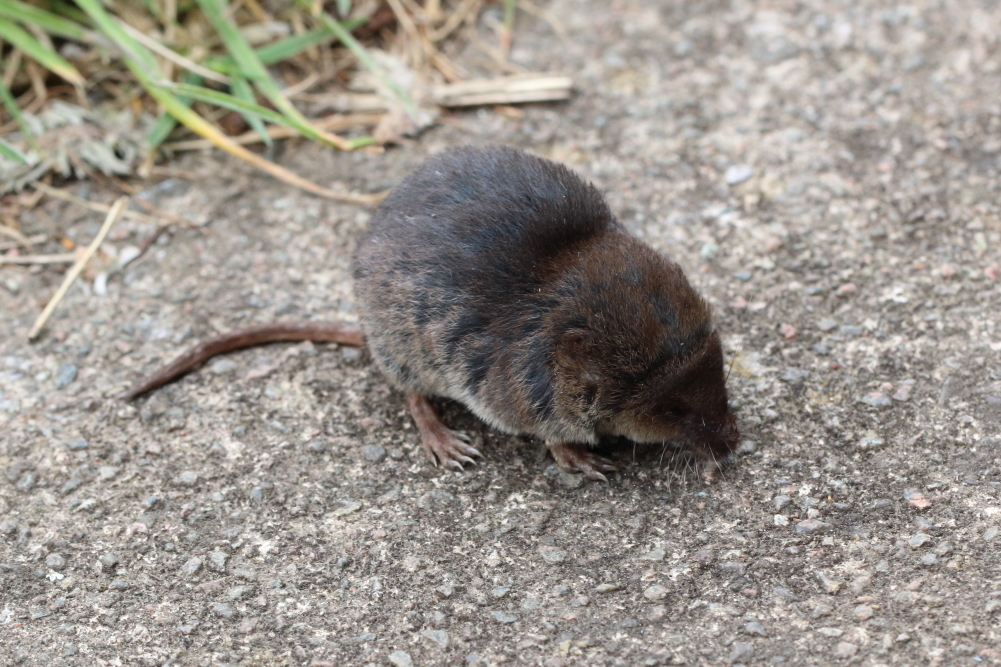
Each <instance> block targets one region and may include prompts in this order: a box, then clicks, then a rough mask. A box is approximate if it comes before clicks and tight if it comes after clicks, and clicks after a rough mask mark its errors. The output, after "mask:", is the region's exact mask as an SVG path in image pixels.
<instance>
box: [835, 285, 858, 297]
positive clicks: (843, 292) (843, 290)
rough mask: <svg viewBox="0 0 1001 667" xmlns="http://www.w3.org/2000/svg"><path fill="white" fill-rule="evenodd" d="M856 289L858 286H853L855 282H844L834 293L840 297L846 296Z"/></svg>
mask: <svg viewBox="0 0 1001 667" xmlns="http://www.w3.org/2000/svg"><path fill="white" fill-rule="evenodd" d="M857 291H858V288H857V287H855V283H845V284H844V285H841V286H840V287H838V289H837V290H836V291H835V292H834V293H835V294H837V295H838V296H840V297H846V296H848V295H850V294H854V293H855V292H857Z"/></svg>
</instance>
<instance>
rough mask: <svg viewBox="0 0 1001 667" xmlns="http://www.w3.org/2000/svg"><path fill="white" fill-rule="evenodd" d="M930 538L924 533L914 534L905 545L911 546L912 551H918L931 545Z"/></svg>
mask: <svg viewBox="0 0 1001 667" xmlns="http://www.w3.org/2000/svg"><path fill="white" fill-rule="evenodd" d="M931 543H932V542H931V538H930V537H929V536H927V535H925V534H924V533H915V534H914V535H911V537H910V539H908V540H907V544H909V545H910V546H911V548H912V549H919V548H921V547H923V546H926V545H931Z"/></svg>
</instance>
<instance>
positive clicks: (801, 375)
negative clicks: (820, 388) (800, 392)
mask: <svg viewBox="0 0 1001 667" xmlns="http://www.w3.org/2000/svg"><path fill="white" fill-rule="evenodd" d="M808 377H810V371H805V370H803V369H802V368H793V367H789V368H786V369H785V371H784V372H783V373H782V375H781V376H779V379H780V380H782V381H783V382H788V383H789V384H802V383H803V382H804V381H806V379H807V378H808Z"/></svg>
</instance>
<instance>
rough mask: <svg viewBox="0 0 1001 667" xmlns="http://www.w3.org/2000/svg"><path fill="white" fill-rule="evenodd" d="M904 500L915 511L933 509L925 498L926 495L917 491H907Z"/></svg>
mask: <svg viewBox="0 0 1001 667" xmlns="http://www.w3.org/2000/svg"><path fill="white" fill-rule="evenodd" d="M904 500H906V501H907V503H908V504H909V505H910V506H911V507H914V508H915V509H919V510H923V509H928V508H929V507H931V502H929V501H928V499H927V498H925V494H923V493H921V492H920V491H918V490H916V489H907V490H906V491H905V492H904Z"/></svg>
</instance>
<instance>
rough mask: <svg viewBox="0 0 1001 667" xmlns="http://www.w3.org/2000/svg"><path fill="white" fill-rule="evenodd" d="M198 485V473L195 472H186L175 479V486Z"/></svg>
mask: <svg viewBox="0 0 1001 667" xmlns="http://www.w3.org/2000/svg"><path fill="white" fill-rule="evenodd" d="M197 483H198V473H197V472H195V471H194V470H185V471H184V472H182V473H180V474H178V475H177V476H176V477H174V484H175V485H177V486H188V487H190V486H194V485H195V484H197Z"/></svg>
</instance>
